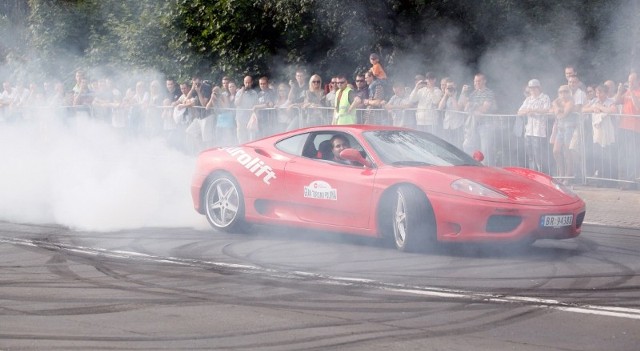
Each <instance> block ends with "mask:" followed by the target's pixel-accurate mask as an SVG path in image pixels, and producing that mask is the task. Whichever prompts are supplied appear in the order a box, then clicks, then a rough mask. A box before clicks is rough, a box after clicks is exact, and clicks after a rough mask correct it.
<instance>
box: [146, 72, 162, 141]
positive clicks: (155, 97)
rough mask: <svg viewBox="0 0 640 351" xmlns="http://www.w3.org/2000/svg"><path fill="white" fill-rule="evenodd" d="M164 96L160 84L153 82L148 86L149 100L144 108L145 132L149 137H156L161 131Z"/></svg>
mask: <svg viewBox="0 0 640 351" xmlns="http://www.w3.org/2000/svg"><path fill="white" fill-rule="evenodd" d="M163 101H164V94H163V93H162V91H161V87H160V82H159V81H157V80H153V81H152V82H151V84H150V85H149V99H148V101H147V106H146V115H145V126H144V128H145V132H146V133H147V135H149V136H157V135H158V134H159V133H160V130H161V129H162V124H163V121H162V104H163Z"/></svg>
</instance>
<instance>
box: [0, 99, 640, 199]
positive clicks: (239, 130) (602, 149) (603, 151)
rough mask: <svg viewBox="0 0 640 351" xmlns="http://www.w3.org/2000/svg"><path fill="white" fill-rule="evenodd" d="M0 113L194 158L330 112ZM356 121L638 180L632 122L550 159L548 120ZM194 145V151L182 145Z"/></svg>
mask: <svg viewBox="0 0 640 351" xmlns="http://www.w3.org/2000/svg"><path fill="white" fill-rule="evenodd" d="M1 112H2V114H1V115H0V120H4V121H5V122H7V121H13V120H26V121H29V120H37V119H38V118H39V116H42V115H50V116H55V118H59V119H61V120H63V121H65V122H69V121H73V119H74V118H78V117H80V116H83V117H86V118H90V119H95V120H98V121H103V122H105V123H108V124H111V125H112V126H113V127H115V128H119V129H123V130H128V131H130V132H131V134H133V135H142V136H145V135H152V136H164V137H166V138H168V139H172V140H174V142H173V143H172V144H174V145H176V147H178V148H182V149H185V150H187V151H190V152H197V151H199V149H202V148H204V147H211V146H227V145H235V144H238V143H241V142H246V141H249V140H254V139H257V138H261V137H265V136H269V135H273V134H276V133H281V132H284V131H288V130H293V129H297V128H302V127H308V126H315V125H326V124H331V123H332V120H333V116H334V112H335V110H334V108H331V107H302V106H299V105H293V106H286V105H285V106H282V107H274V108H266V109H257V110H254V109H235V108H213V109H206V108H204V107H190V108H188V109H187V111H185V112H184V113H182V114H179V113H177V111H176V109H175V108H174V107H172V106H151V107H147V108H146V109H144V110H134V109H132V107H131V106H109V107H108V106H57V107H51V106H25V107H23V108H22V109H21V110H11V109H8V108H7V107H4V108H3V109H2V111H1ZM419 112H428V113H432V114H433V115H432V116H435V118H434V119H432V122H433V123H432V124H430V125H428V126H426V125H420V124H418V121H416V114H417V113H419ZM356 116H357V118H358V123H365V124H380V125H396V126H404V127H408V128H414V129H419V130H426V131H429V132H431V133H433V134H435V135H436V136H438V137H441V138H442V139H444V140H446V141H448V142H449V143H451V144H453V145H455V146H457V147H459V148H461V149H463V150H465V151H466V152H468V153H472V152H473V151H475V150H481V151H483V153H484V154H485V160H484V163H485V164H487V165H491V166H499V167H506V166H519V167H527V168H531V169H535V170H538V171H540V172H544V173H547V174H550V175H552V176H554V177H556V178H557V179H561V180H564V181H566V182H571V183H576V184H593V185H598V186H625V185H629V184H632V185H635V184H636V183H638V181H639V180H640V179H639V178H638V176H639V175H640V152H639V151H640V116H629V115H620V114H607V115H592V114H577V116H576V119H577V121H578V122H577V124H576V125H575V129H574V131H573V134H572V135H571V137H570V138H569V137H568V136H566V135H565V136H564V138H565V139H566V140H564V141H565V145H566V144H569V145H566V148H564V149H558V148H556V150H555V152H554V146H555V144H554V143H552V142H553V141H554V140H552V138H557V136H556V135H555V134H557V133H556V127H557V125H556V119H555V117H554V116H553V115H544V116H542V117H543V119H544V123H545V128H546V134H545V135H544V136H543V137H535V138H534V137H531V136H528V135H526V132H525V126H526V124H527V117H526V116H517V115H514V114H511V115H500V114H484V115H475V116H470V115H469V114H467V113H465V112H461V111H439V110H429V111H421V110H418V109H415V108H412V109H394V110H387V109H358V110H357V111H356ZM252 119H255V121H254V122H252V123H253V124H252V123H250V121H251V120H252ZM622 121H625V123H622ZM629 121H632V122H634V123H637V125H638V130H637V131H633V130H629V129H625V126H627V124H628V122H629ZM194 140H195V145H196V146H195V149H193V148H192V149H191V150H189V148H188V147H185V146H184V145H188V144H189V143H192V142H194ZM556 140H557V139H556ZM562 150H564V152H563V151H562ZM560 164H564V167H565V168H566V166H567V165H570V168H571V169H572V170H571V173H569V174H563V173H562V170H561V168H562V166H561V165H560Z"/></svg>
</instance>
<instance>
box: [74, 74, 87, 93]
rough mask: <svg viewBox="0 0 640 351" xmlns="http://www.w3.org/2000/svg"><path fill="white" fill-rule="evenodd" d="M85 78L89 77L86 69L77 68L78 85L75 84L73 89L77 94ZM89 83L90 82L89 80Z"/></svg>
mask: <svg viewBox="0 0 640 351" xmlns="http://www.w3.org/2000/svg"><path fill="white" fill-rule="evenodd" d="M83 79H87V74H86V73H85V71H84V70H81V69H79V70H77V71H76V74H75V80H76V85H74V86H73V89H72V91H73V93H74V94H77V93H79V92H80V82H81V81H82V80H83ZM87 84H89V83H88V82H87Z"/></svg>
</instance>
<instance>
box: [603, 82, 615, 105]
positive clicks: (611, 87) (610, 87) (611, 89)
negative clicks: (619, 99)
mask: <svg viewBox="0 0 640 351" xmlns="http://www.w3.org/2000/svg"><path fill="white" fill-rule="evenodd" d="M604 86H605V87H607V97H609V98H612V99H614V100H615V99H616V82H614V81H612V80H611V79H607V80H605V81H604Z"/></svg>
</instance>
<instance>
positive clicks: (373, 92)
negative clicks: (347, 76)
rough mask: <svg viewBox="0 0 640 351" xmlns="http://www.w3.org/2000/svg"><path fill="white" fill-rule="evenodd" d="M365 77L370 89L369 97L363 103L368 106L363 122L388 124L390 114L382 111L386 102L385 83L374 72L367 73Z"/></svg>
mask: <svg viewBox="0 0 640 351" xmlns="http://www.w3.org/2000/svg"><path fill="white" fill-rule="evenodd" d="M364 79H365V82H366V83H367V86H368V89H369V91H368V94H367V98H366V99H364V101H363V105H364V106H365V107H366V108H367V111H366V112H365V114H364V121H363V122H364V123H365V124H381V125H388V124H389V121H388V120H387V117H388V114H387V113H383V111H381V109H382V108H383V107H384V105H385V103H386V101H385V91H384V85H383V84H382V82H381V81H380V80H378V78H376V76H375V75H374V74H373V73H372V72H367V73H365V74H364ZM374 110H377V111H374Z"/></svg>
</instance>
